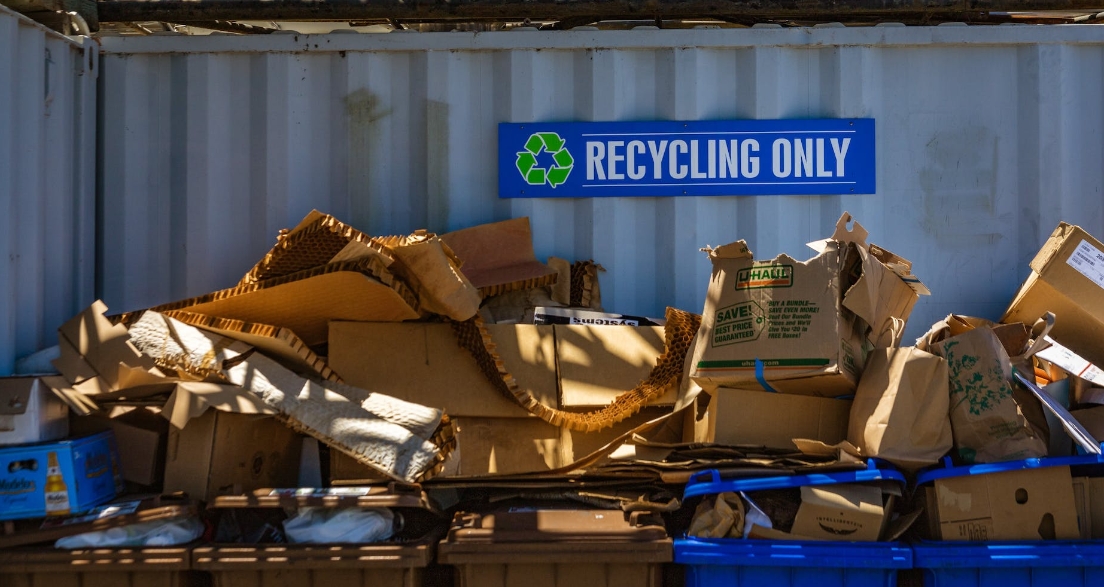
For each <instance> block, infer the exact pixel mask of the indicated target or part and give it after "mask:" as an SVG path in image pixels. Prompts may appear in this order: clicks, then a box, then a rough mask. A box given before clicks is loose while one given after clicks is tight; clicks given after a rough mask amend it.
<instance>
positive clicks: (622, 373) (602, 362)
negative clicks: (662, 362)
mask: <svg viewBox="0 0 1104 587" xmlns="http://www.w3.org/2000/svg"><path fill="white" fill-rule="evenodd" d="M553 328H554V329H555V330H554V331H555V334H556V366H557V372H558V375H559V381H560V405H561V406H563V407H564V408H600V407H604V406H606V405H609V403H610V402H612V401H613V400H614V398H616V397H617V396H619V395H621V394H623V393H625V392H626V391H629V390H630V389H632V388H634V387H636V386H637V385H638V384H639V383H640V382H641V381H643V380H644V379H647V378H648V375H649V374H650V373H651V372H652V369H653V368H654V367H655V365H656V359H658V358H659V356H660V355H662V354H663V350H664V347H665V345H664V341H663V327H662V326H639V327H637V326H585V325H574V326H565V325H557V326H554V327H553ZM677 395H678V388H677V385H672V386H671V387H670V389H668V390H667V391H666V392H664V394H663V395H662V396H660V397H658V398H656V399H655V400H653V401H652V402H649V404H648V405H650V406H673V405H674V404H675V399H676V397H677Z"/></svg>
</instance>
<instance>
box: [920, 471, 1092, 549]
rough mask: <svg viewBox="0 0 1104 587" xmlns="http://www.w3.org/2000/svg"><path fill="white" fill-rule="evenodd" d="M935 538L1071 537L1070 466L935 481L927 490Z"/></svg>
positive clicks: (1074, 531) (1073, 508)
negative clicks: (936, 531)
mask: <svg viewBox="0 0 1104 587" xmlns="http://www.w3.org/2000/svg"><path fill="white" fill-rule="evenodd" d="M927 501H928V515H929V519H930V520H931V522H932V526H933V529H936V528H937V529H938V534H936V535H935V537H936V538H937V539H941V540H972V541H979V542H987V541H990V540H1042V539H1056V540H1076V539H1077V538H1078V537H1079V536H1080V531H1079V530H1078V526H1077V507H1076V505H1075V503H1074V497H1073V482H1072V479H1071V477H1070V470H1069V467H1040V468H1037V469H1024V470H1019V471H1005V472H1001V473H988V474H981V475H970V476H962V477H948V478H944V479H937V480H936V481H935V483H934V488H933V490H931V491H928V492H927Z"/></svg>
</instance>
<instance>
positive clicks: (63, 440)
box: [0, 212, 1104, 540]
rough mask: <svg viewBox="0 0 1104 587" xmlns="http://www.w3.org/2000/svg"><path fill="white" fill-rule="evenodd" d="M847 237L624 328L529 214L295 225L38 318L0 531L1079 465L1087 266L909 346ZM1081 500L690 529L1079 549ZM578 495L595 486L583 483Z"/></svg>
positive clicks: (782, 516)
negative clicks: (432, 228)
mask: <svg viewBox="0 0 1104 587" xmlns="http://www.w3.org/2000/svg"><path fill="white" fill-rule="evenodd" d="M867 236H868V235H867V232H866V231H865V229H863V227H862V226H861V225H860V224H859V223H858V222H855V221H854V220H853V219H852V218H851V217H850V215H848V214H846V213H845V214H844V215H843V216H842V217H841V218H840V221H839V222H838V223H837V225H836V227H835V231H834V232H833V234H832V235H831V236H830V237H829V238H826V239H824V240H821V241H817V242H814V243H810V245H809V246H810V247H811V248H812V250H813V252H814V254H813V256H812V257H810V258H809V259H807V260H804V261H801V260H798V259H796V258H793V257H791V256H788V255H779V256H778V257H775V258H773V259H770V260H765V261H764V260H756V259H755V258H754V256H753V254H752V253H751V251H750V249H749V246H748V244H747V243H745V242H744V241H738V242H734V243H731V244H728V245H723V246H719V247H716V248H707V249H703V250H704V251H705V252H706V253H707V254H708V256H709V258H710V260H711V262H712V265H713V271H712V275H711V277H710V281H709V288H708V292H707V296H706V300H705V304H704V309H703V311H702V315H701V316H698V315H696V314H692V313H689V312H685V311H681V310H677V309H674V308H668V309H667V311H666V313H665V315H664V317H663V318H650V317H646V316H631V315H625V314H617V313H607V312H605V311H604V309H603V308H602V305H601V291H600V287H599V282H598V277H599V274H600V273H601V271H602V270H603V269H602V267H601V266H600V265H598V264H596V263H594V262H593V261H589V260H588V261H576V262H574V263H572V262H569V261H566V260H562V259H556V258H551V259H548V261H547V263H544V262H541V261H539V260H537V259H536V257H535V254H534V248H533V243H532V236H531V234H530V230H529V223H528V219H525V218H520V219H513V220H507V221H504V222H497V223H492V224H487V225H482V226H476V227H471V228H466V229H464V230H460V231H457V232H453V233H449V234H445V235H441V236H437V235H435V234H432V233H429V232H426V231H418V232H416V233H414V234H411V235H407V236H392V237H373V236H369V235H367V234H364V233H362V232H360V231H358V230H356V229H355V228H353V227H351V226H348V225H346V224H344V223H342V222H341V221H339V220H337V219H336V218H333V217H332V216H328V215H325V214H322V213H319V212H312V213H311V214H310V215H308V216H307V217H306V218H305V219H304V220H303V221H302V222H301V223H300V224H299V225H298V226H296V227H295V228H293V229H290V230H287V231H283V232H281V234H280V235H279V237H278V240H277V243H276V245H275V246H274V247H273V248H272V250H271V251H269V252H268V253H267V254H266V255H265V256H264V257H263V258H262V259H261V261H260V262H258V263H257V265H256V266H254V267H253V268H252V269H250V270H249V271H248V272H247V274H246V275H245V276H244V277H243V278H242V279H241V281H240V282H239V283H237V284H235V285H234V286H232V287H230V288H227V289H224V290H220V291H217V292H212V293H209V294H206V295H201V296H196V297H191V298H188V299H185V300H180V301H176V302H171V303H166V304H162V305H159V306H156V307H154V308H150V309H146V310H143V311H136V312H130V313H126V314H121V315H117V316H108V315H107V308H106V307H105V306H104V305H103V304H102V303H99V302H97V303H95V304H93V305H92V306H91V307H89V308H88V309H86V310H85V311H84V312H82V313H81V314H80V315H78V316H76V317H74V318H73V319H72V320H70V321H69V322H67V323H66V324H64V325H62V326H61V328H60V330H59V332H60V336H59V345H58V349H57V351H56V353H55V354H56V358H55V360H54V361H53V365H54V366H55V367H56V369H57V371H58V372H59V373H60V376H58V375H43V376H33V377H25V378H16V379H2V380H0V400H2V401H0V445H12V446H11V448H0V487H2V488H3V489H4V491H0V519H19V518H31V517H42V516H47V515H50V514H59V515H60V514H65V513H70V514H72V513H77V512H80V511H85V510H87V509H89V508H93V507H96V506H98V505H101V504H103V503H105V502H106V501H109V500H111V499H112V498H114V497H116V496H117V495H119V494H121V493H123V492H127V491H129V492H131V493H134V492H140V493H141V492H145V493H146V494H149V495H145V494H142V495H144V497H143V499H144V498H149V497H150V496H151V495H156V494H158V493H174V492H183V493H186V494H187V495H188V496H190V497H191V498H194V499H197V500H201V501H207V502H212V503H213V502H214V501H215V500H216V499H217V498H218V497H219V496H226V495H243V494H246V493H249V492H251V491H253V490H258V489H261V488H266V487H267V488H295V487H301V488H305V489H304V490H306V488H317V487H321V486H330V487H336V486H347V485H367V484H376V485H379V484H387V483H393V484H396V483H397V484H399V485H397V486H408V485H409V484H412V483H422V484H424V486H425V487H427V488H436V490H440V491H445V490H446V489H447V490H448V491H457V492H459V493H456V494H449V495H451V496H452V497H450V499H453V500H456V501H458V502H459V503H461V504H463V503H464V500H465V499H469V498H472V497H471V495H478V496H479V499H483V500H487V499H492V498H489V497H488V495H491V494H493V495H495V496H496V497H493V499H506V497H505V496H506V495H509V496H511V497H510V498H511V499H522V500H524V499H529V498H532V496H534V495H539V496H542V497H541V499H545V498H549V495H553V496H558V497H559V498H564V499H575V500H583V501H587V502H588V503H597V502H601V503H604V504H605V505H606V506H607V507H615V508H622V509H626V510H628V509H633V508H635V509H650V510H652V511H660V510H662V511H666V512H668V513H675V512H677V511H678V508H679V506H680V502H679V501H678V493H677V488H678V487H679V486H681V485H682V484H685V483H686V481H687V480H688V479H690V476H691V475H692V474H693V473H694V472H695V471H700V470H702V469H706V468H719V469H722V470H739V471H740V474H741V475H751V474H754V475H769V474H791V473H793V472H794V471H797V470H820V469H818V468H820V467H829V468H830V467H836V469H831V470H851V469H854V468H856V467H857V468H860V469H861V468H863V467H866V466H867V464H866V462H867V461H868V460H869V459H878V462H881V463H887V464H888V465H889V466H893V467H896V468H898V469H900V470H902V471H904V472H906V473H907V474H909V475H913V474H917V473H920V474H921V476H920V478H924V477H923V475H924V474H925V472H930V471H931V470H932V468H933V467H936V468H938V467H940V466H944V467H945V466H948V464H957V465H970V464H975V463H1010V462H1011V463H1017V462H1024V459H1030V458H1037V457H1058V456H1063V457H1064V456H1070V455H1073V454H1074V451H1075V450H1079V451H1081V452H1088V453H1095V454H1100V452H1101V448H1100V444H1099V443H1098V442H1097V440H1096V438H1099V437H1101V436H1104V374H1102V373H1104V371H1101V370H1100V369H1098V368H1097V367H1095V366H1094V365H1099V364H1100V362H1101V361H1102V360H1104V355H1102V354H1101V351H1100V348H1099V345H1098V344H1096V343H1095V341H1099V340H1102V337H1104V306H1102V305H1101V304H1100V303H1099V300H1101V299H1104V296H1101V295H1100V292H1099V291H1098V289H1097V288H1104V246H1102V245H1101V244H1100V243H1099V242H1098V241H1096V240H1095V239H1093V238H1092V237H1091V236H1089V235H1087V234H1086V233H1084V231H1082V230H1081V229H1079V228H1077V227H1072V226H1069V225H1065V224H1063V225H1061V226H1059V228H1058V230H1056V231H1055V234H1054V235H1052V237H1051V239H1050V240H1049V241H1048V242H1047V243H1046V245H1045V246H1044V248H1043V251H1042V252H1040V254H1039V256H1038V257H1037V258H1036V259H1035V261H1033V262H1032V264H1031V267H1032V270H1033V273H1032V275H1031V277H1030V278H1029V279H1028V281H1027V282H1025V284H1024V285H1023V288H1022V289H1021V291H1020V292H1019V294H1017V296H1016V297H1015V299H1014V301H1013V302H1012V305H1011V306H1010V308H1009V310H1008V312H1007V314H1006V315H1005V316H1004V318H1003V320H1002V322H1001V323H995V322H991V321H988V320H983V319H981V318H974V317H967V316H958V315H951V316H948V317H947V318H946V319H944V320H942V321H940V322H938V323H937V324H935V325H933V326H932V328H931V329H930V330H929V332H928V333H926V334H925V335H924V336H923V337H921V339H920V340H918V341H916V343H915V344H913V345H911V346H910V345H903V340H902V338H903V335H904V331H905V327H906V324H907V321H908V318H909V315H910V314H911V312H912V309H913V307H914V306H915V304H916V303H917V302H918V300H919V298H920V296H923V295H928V294H929V292H928V290H927V288H926V287H925V286H924V285H923V283H921V282H920V280H919V279H918V278H917V277H916V276H915V275H913V273H912V264H911V263H910V262H909V261H908V260H906V259H904V258H902V257H900V256H898V255H895V254H894V253H892V252H889V251H887V250H885V249H884V248H882V247H879V246H877V245H874V244H870V243H868V242H867ZM1094 406H1098V407H1094ZM1071 408H1072V409H1071ZM841 467H842V469H840V468H841ZM849 467H850V468H851V469H849ZM78 479H80V483H79V486H80V491H75V490H69V489H73V488H75V487H76V486H77V483H76V481H77V480H78ZM93 479H95V481H94V482H93V481H91V480H93ZM1102 479H1104V477H1102ZM597 480H600V481H597ZM1097 481H1098V479H1097V478H1095V477H1083V478H1082V477H1076V478H1075V477H1074V476H1073V475H1072V474H1071V472H1070V468H1069V467H1068V466H1065V467H1062V466H1054V467H1045V466H1044V467H1030V468H1027V467H1025V468H1023V469H1022V470H1014V471H1012V470H1009V471H1004V472H1002V473H999V474H993V475H987V476H983V475H979V476H972V477H956V476H953V475H938V474H937V475H935V476H934V477H933V478H932V480H930V481H929V482H927V483H921V484H920V485H919V486H918V487H916V488H917V489H918V490H919V491H917V492H916V495H917V496H918V499H915V500H909V499H906V497H907V496H908V495H909V492H906V491H904V490H902V488H900V487H891V486H890V485H887V484H884V483H883V484H879V483H874V484H862V483H854V484H847V483H843V484H839V485H835V486H832V487H820V488H807V487H806V488H800V489H796V488H795V489H793V490H792V491H788V492H782V493H768V494H764V495H756V496H753V497H754V499H751V498H749V497H748V496H746V495H743V494H739V495H737V494H731V495H729V494H725V495H717V496H713V497H711V498H709V499H707V500H705V501H704V502H703V504H702V505H701V507H700V508H699V509H697V514H698V515H697V516H696V518H694V519H693V522H692V523H690V524H689V525H690V527H691V528H692V532H697V533H698V535H711V536H712V535H715V536H727V537H751V538H772V539H834V540H856V539H863V540H878V539H882V540H886V539H895V538H897V537H898V536H900V535H901V533H902V532H904V531H905V530H906V529H908V528H909V526H910V524H911V523H912V522H913V521H914V520H916V519H917V517H919V516H921V515H922V514H924V516H925V518H926V519H927V522H928V523H926V524H920V525H919V527H920V531H927V532H928V536H931V537H935V538H943V539H966V538H969V539H979V538H980V539H1002V538H1009V537H1013V536H1014V537H1016V538H1064V537H1065V538H1068V537H1076V536H1083V537H1089V536H1097V535H1099V536H1104V521H1098V523H1097V524H1091V523H1090V522H1091V521H1092V520H1093V517H1094V516H1096V517H1100V516H1104V484H1100V483H1097ZM599 482H600V483H601V484H603V485H601V486H602V487H604V488H610V487H613V488H616V491H615V490H614V489H610V490H609V493H608V494H600V493H594V492H587V491H580V487H589V486H588V485H586V484H588V483H599ZM59 483H60V485H59ZM66 484H68V485H66ZM63 485H64V486H66V487H67V488H69V489H66V491H67V492H65V491H63V490H62V489H61V487H62V486H63ZM392 487H396V485H393V486H392ZM466 491H473V492H476V493H473V494H471V495H469V494H467V493H465V492H466ZM495 492H498V493H495ZM502 492H506V493H502ZM511 492H515V493H516V494H515V493H511ZM63 494H64V495H63ZM51 495H53V496H54V497H53V498H51V497H50V496H51ZM1024 495H1028V496H1030V497H1029V498H1024V497H1023V496H1024ZM662 496H667V497H669V499H666V498H663V499H661V497H662ZM62 497H64V498H65V499H64V500H63V501H65V503H66V504H67V505H66V507H65V508H62V507H61V506H59V505H57V504H52V502H51V499H55V500H62ZM472 499H474V498H472ZM664 499H666V501H664ZM588 500H589V501H588ZM1094 500H1095V503H1094ZM661 502H662V503H661ZM1025 504H1029V506H1025ZM51 508H52V509H51ZM143 511H144V510H143ZM139 513H140V512H139ZM814 514H815V515H814ZM149 515H155V514H147V517H148V516H149ZM691 517H693V516H688V517H687V521H689V519H690V518H691ZM765 518H770V519H771V521H772V523H770V524H766V523H764V520H765ZM1012 519H1016V520H1020V521H1021V522H1023V521H1024V520H1027V521H1028V522H1030V523H1026V522H1025V523H1019V524H1018V525H1016V524H1013V526H1016V527H1017V528H1020V529H1021V530H1020V531H1016V532H1013V530H1011V529H1009V528H1008V527H1006V526H1008V525H1007V524H1004V521H1006V520H1012ZM756 520H758V522H757V521H756ZM824 520H829V521H830V522H831V523H830V524H828V526H829V527H827V528H826V527H825V526H824V524H825V523H827V522H824ZM1040 520H1050V524H1049V525H1048V524H1046V523H1042V522H1040ZM1028 527H1030V528H1029V530H1031V531H1028V532H1025V531H1022V528H1028ZM756 528H757V529H756ZM1017 532H1018V533H1017Z"/></svg>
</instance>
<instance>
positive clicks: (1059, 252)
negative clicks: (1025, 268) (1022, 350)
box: [1001, 222, 1104, 365]
mask: <svg viewBox="0 0 1104 587" xmlns="http://www.w3.org/2000/svg"><path fill="white" fill-rule="evenodd" d="M1046 312H1054V315H1055V317H1056V320H1055V322H1054V329H1053V330H1051V332H1050V336H1051V337H1053V338H1054V339H1055V340H1057V341H1058V342H1059V343H1061V344H1062V345H1063V346H1065V347H1067V348H1069V349H1070V350H1072V351H1073V352H1075V353H1077V354H1078V355H1081V356H1082V357H1084V358H1085V359H1088V361H1089V362H1091V363H1094V364H1097V365H1104V344H1101V341H1104V244H1101V242H1100V241H1098V240H1096V239H1095V238H1093V237H1092V236H1091V235H1089V233H1087V232H1085V230H1084V229H1082V228H1081V227H1079V226H1073V225H1070V224H1066V223H1065V222H1062V223H1061V224H1059V225H1058V227H1057V228H1055V229H1054V232H1053V233H1051V235H1050V238H1048V239H1047V241H1046V242H1045V243H1044V244H1043V247H1042V249H1040V250H1039V253H1038V254H1037V255H1035V258H1034V259H1033V260H1032V261H1031V275H1029V276H1028V278H1027V280H1026V281H1025V282H1024V283H1023V285H1022V286H1020V290H1019V292H1018V293H1017V294H1016V297H1015V298H1014V299H1013V300H1012V303H1011V305H1009V307H1008V311H1006V312H1005V314H1004V317H1003V318H1001V322H1023V323H1025V324H1028V325H1031V324H1033V323H1034V322H1035V321H1036V320H1038V319H1039V317H1041V316H1042V315H1043V314H1045V313H1046Z"/></svg>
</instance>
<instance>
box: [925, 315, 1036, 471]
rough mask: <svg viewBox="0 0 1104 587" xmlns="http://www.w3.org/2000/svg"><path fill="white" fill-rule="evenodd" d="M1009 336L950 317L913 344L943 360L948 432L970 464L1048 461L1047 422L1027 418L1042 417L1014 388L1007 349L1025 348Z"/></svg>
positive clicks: (987, 325)
mask: <svg viewBox="0 0 1104 587" xmlns="http://www.w3.org/2000/svg"><path fill="white" fill-rule="evenodd" d="M1021 329H1022V326H1021ZM998 330H999V332H998ZM1012 334H1016V333H1015V332H1008V331H1007V329H1005V327H1004V326H998V325H994V324H993V323H991V322H989V321H987V320H983V319H980V318H967V317H962V316H954V315H952V316H948V317H947V318H946V319H944V320H943V321H942V322H939V323H937V324H936V325H935V326H933V327H932V329H931V330H930V331H928V333H927V334H925V335H924V336H923V337H921V339H920V340H918V341H917V347H919V348H921V349H924V350H928V351H930V352H931V353H933V354H936V355H939V356H941V357H943V358H944V359H946V360H947V369H948V374H949V376H950V384H951V387H950V409H951V428H952V430H953V432H954V442H955V447H956V449H957V451H958V455H959V456H960V457H961V458H962V459H963V460H964V461H966V462H968V463H992V462H997V461H1011V460H1019V459H1026V458H1034V457H1045V456H1046V455H1047V438H1046V432H1045V430H1046V428H1045V426H1046V424H1045V421H1044V422H1042V423H1041V424H1040V423H1035V424H1033V423H1032V422H1029V420H1028V417H1027V416H1026V415H1025V413H1028V414H1033V415H1035V414H1036V413H1038V414H1040V415H1041V409H1039V407H1038V406H1037V405H1034V404H1033V403H1032V402H1030V401H1029V400H1030V398H1026V397H1024V395H1023V394H1021V393H1017V391H1016V388H1015V386H1014V384H1013V383H1012V362H1011V359H1010V358H1009V353H1008V351H1007V350H1006V345H1012V346H1013V347H1018V346H1020V345H1021V344H1022V345H1024V346H1026V343H1027V340H1026V337H1018V336H1011V335H1012ZM1013 338H1022V339H1023V340H1022V341H1021V340H1016V341H1015V342H1013V341H1012V339H1013ZM1002 340H1004V341H1005V342H1004V343H1002ZM1013 352H1016V351H1015V350H1014V351H1013ZM1018 358H1019V357H1018ZM1021 404H1022V405H1021Z"/></svg>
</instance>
